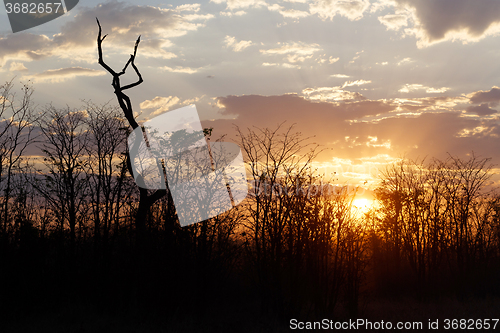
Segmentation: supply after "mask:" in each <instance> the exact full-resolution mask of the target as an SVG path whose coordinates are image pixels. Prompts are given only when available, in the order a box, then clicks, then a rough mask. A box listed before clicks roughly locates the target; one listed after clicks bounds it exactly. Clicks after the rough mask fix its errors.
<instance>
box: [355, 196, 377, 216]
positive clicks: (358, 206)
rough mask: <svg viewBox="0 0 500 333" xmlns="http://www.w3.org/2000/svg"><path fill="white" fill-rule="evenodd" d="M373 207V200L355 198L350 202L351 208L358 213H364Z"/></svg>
mask: <svg viewBox="0 0 500 333" xmlns="http://www.w3.org/2000/svg"><path fill="white" fill-rule="evenodd" d="M372 205H373V200H370V199H366V198H356V199H354V200H353V201H352V207H353V208H354V209H355V210H357V211H359V212H360V213H366V212H367V211H368V210H370V208H371V207H372Z"/></svg>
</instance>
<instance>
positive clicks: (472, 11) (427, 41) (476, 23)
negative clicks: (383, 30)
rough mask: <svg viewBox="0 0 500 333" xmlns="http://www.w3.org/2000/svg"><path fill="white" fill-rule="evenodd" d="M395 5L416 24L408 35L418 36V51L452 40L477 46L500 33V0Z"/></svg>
mask: <svg viewBox="0 0 500 333" xmlns="http://www.w3.org/2000/svg"><path fill="white" fill-rule="evenodd" d="M396 3H397V4H398V6H397V8H398V9H401V8H405V9H407V10H408V11H409V12H410V15H411V16H412V19H411V20H412V21H413V23H414V24H413V27H412V28H408V29H406V30H405V34H406V35H413V36H415V37H416V38H417V45H418V46H419V47H427V46H429V45H432V44H435V43H438V42H442V41H449V40H460V41H462V42H463V43H467V42H475V41H478V40H481V39H483V38H484V37H486V36H489V35H495V34H498V33H499V32H500V1H497V0H481V1H477V0H439V1H433V0H396ZM381 22H382V21H381ZM382 23H383V24H386V23H387V22H382ZM386 26H387V25H386ZM393 28H394V29H396V28H397V25H394V26H393Z"/></svg>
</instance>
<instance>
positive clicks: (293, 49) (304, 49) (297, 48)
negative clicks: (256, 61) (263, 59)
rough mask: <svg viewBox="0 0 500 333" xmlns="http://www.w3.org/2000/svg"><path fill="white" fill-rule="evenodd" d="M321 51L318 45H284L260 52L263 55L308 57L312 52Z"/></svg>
mask: <svg viewBox="0 0 500 333" xmlns="http://www.w3.org/2000/svg"><path fill="white" fill-rule="evenodd" d="M317 51H321V48H320V47H319V45H318V44H306V43H300V42H299V43H284V44H283V45H282V46H280V47H278V48H274V49H268V50H260V52H261V53H263V54H295V55H299V56H310V55H313V54H314V52H317Z"/></svg>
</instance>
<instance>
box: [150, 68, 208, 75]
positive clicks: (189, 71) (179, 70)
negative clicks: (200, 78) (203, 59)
mask: <svg viewBox="0 0 500 333" xmlns="http://www.w3.org/2000/svg"><path fill="white" fill-rule="evenodd" d="M159 69H163V70H166V71H169V72H172V73H184V74H194V73H197V72H198V71H199V70H200V69H202V67H200V68H191V67H182V66H177V67H175V68H172V67H168V66H163V67H159Z"/></svg>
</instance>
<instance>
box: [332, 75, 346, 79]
mask: <svg viewBox="0 0 500 333" xmlns="http://www.w3.org/2000/svg"><path fill="white" fill-rule="evenodd" d="M330 77H335V78H338V79H346V78H348V77H350V76H349V75H345V74H332V75H330Z"/></svg>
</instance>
